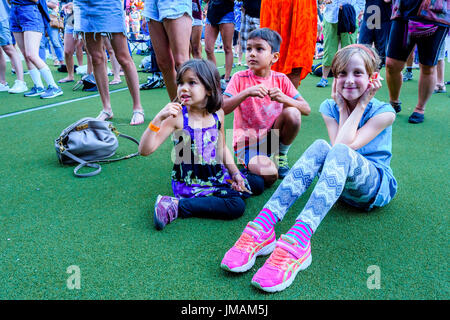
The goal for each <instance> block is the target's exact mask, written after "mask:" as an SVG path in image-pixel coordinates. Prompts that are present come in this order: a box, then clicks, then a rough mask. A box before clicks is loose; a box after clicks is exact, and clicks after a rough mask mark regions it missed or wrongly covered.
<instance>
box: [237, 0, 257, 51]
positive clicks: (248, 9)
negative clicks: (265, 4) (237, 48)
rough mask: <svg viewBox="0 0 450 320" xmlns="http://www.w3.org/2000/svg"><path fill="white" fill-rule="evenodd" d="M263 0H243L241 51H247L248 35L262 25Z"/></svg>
mask: <svg viewBox="0 0 450 320" xmlns="http://www.w3.org/2000/svg"><path fill="white" fill-rule="evenodd" d="M260 12H261V0H242V19H241V30H240V31H241V49H242V52H243V53H245V52H246V49H247V39H248V34H249V33H250V32H252V31H253V30H255V29H258V28H259V25H260V20H259V17H260Z"/></svg>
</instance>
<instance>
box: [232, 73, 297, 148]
mask: <svg viewBox="0 0 450 320" xmlns="http://www.w3.org/2000/svg"><path fill="white" fill-rule="evenodd" d="M259 84H263V85H264V86H265V87H266V88H267V89H271V88H276V87H278V88H280V89H281V91H282V92H283V93H284V94H285V95H287V96H289V97H291V98H294V99H297V97H299V96H300V94H299V92H298V91H297V89H296V88H295V87H294V85H293V84H292V82H291V81H290V80H289V78H288V77H287V76H286V75H285V74H284V73H280V72H276V71H273V70H272V71H271V74H270V76H269V77H267V78H262V77H258V76H256V75H255V74H254V73H253V71H251V70H250V69H247V70H243V71H239V72H236V73H235V74H234V75H233V77H232V78H231V80H230V82H229V83H228V86H227V89H226V90H225V92H224V95H227V96H229V97H233V96H236V95H237V94H239V93H240V92H241V91H243V90H245V89H247V88H250V87H253V86H256V85H259ZM282 110H283V104H282V103H280V102H277V101H272V100H270V97H269V96H268V95H267V96H265V97H264V98H259V97H248V98H247V99H245V100H244V101H242V102H241V104H240V105H239V106H238V107H236V109H234V122H233V147H234V149H236V145H237V144H238V142H239V145H241V144H242V143H243V141H245V139H246V138H247V139H254V138H258V137H261V136H263V135H265V134H266V133H267V131H269V130H270V129H271V128H272V126H273V124H274V122H275V120H276V119H277V118H278V116H279V115H280V114H281V111H282Z"/></svg>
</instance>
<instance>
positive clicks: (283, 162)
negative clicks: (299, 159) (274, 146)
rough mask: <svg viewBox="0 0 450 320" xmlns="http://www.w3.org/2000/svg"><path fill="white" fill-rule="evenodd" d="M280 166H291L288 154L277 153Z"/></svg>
mask: <svg viewBox="0 0 450 320" xmlns="http://www.w3.org/2000/svg"><path fill="white" fill-rule="evenodd" d="M277 162H278V167H287V166H289V163H288V158H287V155H285V154H279V155H277Z"/></svg>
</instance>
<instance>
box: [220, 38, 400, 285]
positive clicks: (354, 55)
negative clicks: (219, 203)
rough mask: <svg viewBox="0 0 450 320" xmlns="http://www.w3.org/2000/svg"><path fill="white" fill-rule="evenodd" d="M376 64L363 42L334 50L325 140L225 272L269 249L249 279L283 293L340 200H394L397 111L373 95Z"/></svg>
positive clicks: (294, 171) (377, 203)
mask: <svg viewBox="0 0 450 320" xmlns="http://www.w3.org/2000/svg"><path fill="white" fill-rule="evenodd" d="M378 65H379V57H378V55H377V53H376V52H375V51H374V50H373V49H372V48H370V47H368V46H365V45H361V44H354V45H350V46H347V47H345V48H343V49H341V50H339V51H338V52H337V53H336V55H335V57H334V59H333V63H332V71H333V74H334V75H335V79H334V81H333V89H332V99H328V100H325V101H324V102H323V103H322V105H321V106H320V112H321V113H322V116H323V119H324V121H325V125H326V127H327V130H328V135H329V138H330V142H329V143H328V142H326V141H325V140H317V141H315V142H314V143H313V144H312V145H311V146H310V147H308V148H307V149H306V151H305V152H304V153H303V155H302V156H301V157H300V159H299V160H297V162H296V163H295V165H294V166H293V167H292V168H291V170H290V171H289V173H288V175H287V176H286V177H285V178H284V180H283V181H282V183H281V184H280V185H279V187H278V189H277V190H276V191H275V193H274V194H273V195H272V197H271V198H270V199H269V201H268V202H267V203H266V205H265V206H264V208H263V209H262V210H261V211H260V213H259V214H258V216H257V217H256V218H255V219H254V220H253V221H251V222H249V224H248V225H247V227H246V228H245V229H244V232H243V234H242V235H241V238H239V240H238V241H237V242H236V244H235V245H234V246H233V247H232V248H231V249H230V250H229V251H228V252H227V253H226V254H225V257H224V259H223V260H222V267H223V268H224V269H226V270H229V271H232V272H243V271H246V270H249V269H250V268H251V267H252V266H253V264H254V262H255V258H256V257H257V256H258V255H264V254H269V253H270V252H272V251H273V252H272V254H271V256H270V257H269V259H268V260H267V261H266V263H265V264H264V265H263V267H262V268H260V269H259V270H258V271H257V273H256V274H255V275H254V277H253V279H252V284H253V285H255V286H256V287H258V288H260V289H262V290H264V291H268V292H275V291H281V290H284V289H285V288H287V287H288V286H289V285H291V284H292V282H293V280H294V278H295V276H296V275H297V273H298V272H299V271H300V270H304V269H306V268H307V267H308V266H309V265H310V264H311V261H312V260H311V243H310V239H311V237H312V235H313V233H314V232H315V231H316V230H317V228H318V226H319V224H320V223H321V221H322V219H323V218H324V217H325V216H326V214H327V213H328V212H329V210H330V209H331V208H332V206H333V205H334V204H335V203H336V202H337V201H338V200H342V201H345V202H347V203H348V204H350V205H352V206H354V207H357V208H362V209H366V210H370V209H372V208H374V207H382V206H385V205H387V204H388V203H389V202H390V201H391V200H392V198H393V197H394V195H395V193H396V191H397V182H396V180H395V178H394V175H393V173H392V169H391V168H390V161H391V157H392V153H391V150H392V123H393V122H394V120H395V111H394V109H393V108H392V106H391V105H389V104H387V103H383V102H380V101H378V100H377V99H375V98H374V96H375V93H376V92H377V91H378V90H379V89H380V88H381V82H380V80H379V79H378V72H377V71H378ZM317 176H318V177H319V179H318V181H317V183H316V185H315V187H314V190H313V191H312V193H311V196H310V197H309V199H308V201H307V203H306V205H305V207H304V208H303V210H302V211H301V212H300V214H299V215H298V216H297V219H296V221H295V224H294V225H293V226H292V228H291V229H289V231H288V232H287V233H286V234H283V235H281V237H280V238H279V240H278V241H276V242H275V231H274V226H275V224H276V223H277V222H278V221H280V220H282V219H283V217H284V216H285V214H286V213H287V211H288V209H289V208H290V207H291V206H292V205H293V204H294V202H295V201H296V200H297V199H298V198H299V197H300V196H301V195H302V194H303V193H304V192H305V191H306V190H307V189H308V187H309V186H310V185H311V184H312V182H313V181H314V179H315V177H317Z"/></svg>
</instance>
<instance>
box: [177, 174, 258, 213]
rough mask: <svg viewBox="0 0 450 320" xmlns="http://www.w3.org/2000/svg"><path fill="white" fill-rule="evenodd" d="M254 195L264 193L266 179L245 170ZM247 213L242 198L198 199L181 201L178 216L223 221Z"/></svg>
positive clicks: (210, 197) (211, 197)
mask: <svg viewBox="0 0 450 320" xmlns="http://www.w3.org/2000/svg"><path fill="white" fill-rule="evenodd" d="M243 174H244V175H245V176H246V178H247V181H248V183H249V185H250V189H251V190H252V192H253V195H255V196H256V195H260V194H261V193H262V192H263V191H264V179H263V178H262V177H260V176H257V175H255V174H253V173H247V170H245V169H244V170H243ZM244 211H245V202H244V200H243V199H242V198H240V197H230V198H220V197H214V196H209V197H198V198H189V199H180V202H179V204H178V214H179V216H180V217H183V218H190V217H199V218H213V219H222V220H232V219H236V218H239V217H241V216H242V215H243V214H244Z"/></svg>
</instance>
